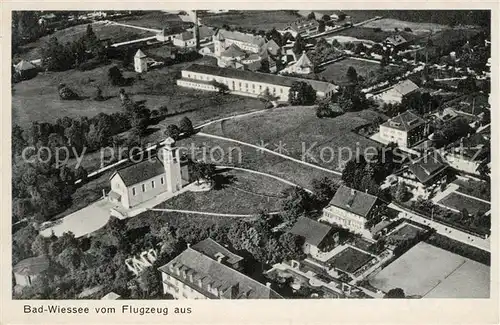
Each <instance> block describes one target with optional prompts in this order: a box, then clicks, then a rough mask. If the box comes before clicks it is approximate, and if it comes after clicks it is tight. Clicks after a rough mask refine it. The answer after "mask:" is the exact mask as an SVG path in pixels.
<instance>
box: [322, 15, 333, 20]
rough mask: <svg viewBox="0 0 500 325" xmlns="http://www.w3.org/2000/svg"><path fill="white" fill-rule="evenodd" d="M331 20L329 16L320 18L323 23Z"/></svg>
mask: <svg viewBox="0 0 500 325" xmlns="http://www.w3.org/2000/svg"><path fill="white" fill-rule="evenodd" d="M331 19H332V18H331V17H330V16H329V15H323V17H321V20H323V21H325V22H326V21H330V20H331Z"/></svg>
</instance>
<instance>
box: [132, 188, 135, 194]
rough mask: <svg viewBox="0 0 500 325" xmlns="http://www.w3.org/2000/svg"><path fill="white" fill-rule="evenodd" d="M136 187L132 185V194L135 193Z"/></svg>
mask: <svg viewBox="0 0 500 325" xmlns="http://www.w3.org/2000/svg"><path fill="white" fill-rule="evenodd" d="M135 194H136V193H135V187H132V195H135Z"/></svg>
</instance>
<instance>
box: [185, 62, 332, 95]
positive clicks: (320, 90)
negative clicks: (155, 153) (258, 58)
mask: <svg viewBox="0 0 500 325" xmlns="http://www.w3.org/2000/svg"><path fill="white" fill-rule="evenodd" d="M214 81H215V82H218V83H221V84H224V85H227V87H228V88H229V92H230V93H233V94H236V95H243V96H250V97H259V96H260V95H262V94H263V93H264V92H265V91H266V89H268V91H269V93H270V94H272V95H274V96H276V97H277V99H278V101H283V102H285V101H288V93H289V92H290V88H291V87H292V85H293V83H295V82H300V81H302V82H306V83H308V84H310V85H311V86H312V88H313V89H314V90H315V91H316V95H317V97H319V98H322V97H330V96H332V95H333V94H334V93H335V92H336V91H337V88H338V87H337V86H336V85H334V84H332V83H329V82H324V81H318V80H311V79H301V78H294V77H288V76H278V75H273V74H267V73H259V72H251V71H244V70H237V69H231V68H220V67H214V66H209V65H200V64H193V65H191V66H190V67H188V68H186V69H184V70H182V78H181V79H178V80H177V85H179V86H182V87H188V88H194V89H200V90H207V91H217V90H218V88H217V86H216V85H214Z"/></svg>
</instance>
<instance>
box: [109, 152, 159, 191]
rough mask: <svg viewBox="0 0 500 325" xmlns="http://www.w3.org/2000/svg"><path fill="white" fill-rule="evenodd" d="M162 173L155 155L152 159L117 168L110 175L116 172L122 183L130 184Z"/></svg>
mask: <svg viewBox="0 0 500 325" xmlns="http://www.w3.org/2000/svg"><path fill="white" fill-rule="evenodd" d="M163 173H165V169H164V168H163V164H162V163H161V162H160V160H159V159H158V158H156V157H155V158H153V159H146V160H144V161H141V162H140V163H137V164H134V165H131V166H128V167H125V168H122V169H119V170H117V171H116V173H114V174H113V175H112V176H111V178H113V177H114V176H115V175H116V174H118V175H120V177H121V178H122V180H123V183H125V186H131V185H134V184H137V183H141V182H144V181H146V180H148V179H151V178H153V177H155V176H158V175H161V174H163Z"/></svg>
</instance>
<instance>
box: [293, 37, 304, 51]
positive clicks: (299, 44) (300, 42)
mask: <svg viewBox="0 0 500 325" xmlns="http://www.w3.org/2000/svg"><path fill="white" fill-rule="evenodd" d="M306 45H307V42H306V41H305V40H304V39H303V38H302V36H301V35H300V34H297V37H296V38H295V43H294V44H293V53H295V55H301V54H302V52H304V51H305V49H306Z"/></svg>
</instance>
